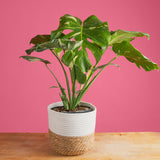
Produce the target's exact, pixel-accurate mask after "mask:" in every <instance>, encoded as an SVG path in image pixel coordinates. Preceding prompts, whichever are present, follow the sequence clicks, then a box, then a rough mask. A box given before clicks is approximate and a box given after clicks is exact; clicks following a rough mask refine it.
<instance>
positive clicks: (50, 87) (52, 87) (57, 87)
mask: <svg viewBox="0 0 160 160" xmlns="http://www.w3.org/2000/svg"><path fill="white" fill-rule="evenodd" d="M49 88H59V87H58V86H51V87H49Z"/></svg>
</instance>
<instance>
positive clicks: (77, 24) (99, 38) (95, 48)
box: [57, 14, 110, 72]
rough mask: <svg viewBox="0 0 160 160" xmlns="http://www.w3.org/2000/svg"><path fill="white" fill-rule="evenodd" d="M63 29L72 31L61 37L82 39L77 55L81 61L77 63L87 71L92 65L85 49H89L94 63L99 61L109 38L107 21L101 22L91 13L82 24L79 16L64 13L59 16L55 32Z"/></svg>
mask: <svg viewBox="0 0 160 160" xmlns="http://www.w3.org/2000/svg"><path fill="white" fill-rule="evenodd" d="M64 30H71V31H72V32H71V33H69V34H67V35H65V36H64V37H63V39H65V38H70V39H71V38H74V39H75V40H76V41H83V43H82V45H81V48H80V50H79V51H80V52H79V53H80V54H78V55H77V59H78V60H77V61H79V60H80V61H81V63H79V64H78V65H79V67H80V68H81V69H82V68H83V70H82V71H83V72H87V71H88V70H89V69H90V68H91V66H92V65H91V62H90V60H89V58H88V55H87V52H86V49H87V48H88V49H90V50H91V52H92V53H93V55H94V57H95V60H96V63H98V62H99V61H100V59H101V56H102V55H103V53H104V51H105V50H106V49H107V46H108V41H109V38H110V32H109V29H108V24H107V22H102V21H100V20H99V19H98V18H97V17H96V16H94V15H92V16H90V17H88V18H87V19H86V20H85V21H84V22H83V25H82V22H81V20H80V19H79V18H77V17H73V16H71V15H68V14H66V15H64V16H63V17H61V18H60V25H59V27H58V29H57V32H60V33H61V32H63V31H64ZM79 56H80V57H79ZM83 57H84V58H83ZM82 61H84V62H82ZM80 65H82V66H80Z"/></svg>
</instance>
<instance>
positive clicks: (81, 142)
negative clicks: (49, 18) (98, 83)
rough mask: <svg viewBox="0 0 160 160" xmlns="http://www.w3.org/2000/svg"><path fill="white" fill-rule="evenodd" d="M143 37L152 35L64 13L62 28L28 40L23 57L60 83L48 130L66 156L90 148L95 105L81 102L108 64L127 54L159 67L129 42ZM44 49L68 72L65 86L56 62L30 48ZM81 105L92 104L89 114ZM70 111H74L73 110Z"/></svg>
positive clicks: (50, 108) (130, 58)
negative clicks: (112, 28) (40, 64)
mask: <svg viewBox="0 0 160 160" xmlns="http://www.w3.org/2000/svg"><path fill="white" fill-rule="evenodd" d="M143 36H146V37H147V38H148V39H149V35H148V34H147V33H142V32H135V31H125V30H120V29H118V30H116V31H110V30H109V27H108V23H107V22H102V21H100V20H99V19H98V18H97V17H96V16H95V15H91V16H89V17H88V18H87V19H86V20H85V21H84V22H82V21H81V20H80V19H79V18H77V17H74V16H71V15H68V14H66V15H64V16H63V17H61V18H60V23H59V27H58V28H57V29H56V30H53V31H52V32H51V34H49V35H37V36H35V37H33V38H32V39H31V41H30V43H31V44H33V46H32V47H31V48H30V49H27V50H26V53H27V55H25V56H21V57H22V58H24V59H25V60H28V61H31V62H33V61H41V62H43V63H44V64H45V67H46V68H47V69H48V70H49V71H50V72H51V74H52V75H53V77H54V78H55V80H56V82H57V85H56V86H55V85H54V86H52V88H57V87H58V88H59V89H60V93H59V95H60V97H61V102H57V103H54V104H51V105H49V106H48V114H49V134H50V140H51V144H53V145H52V146H53V148H54V150H55V151H57V152H58V153H61V154H63V155H78V154H82V153H84V152H85V151H87V150H88V149H89V148H90V147H91V144H92V142H93V133H94V129H95V115H96V108H95V107H94V106H93V105H91V104H88V103H86V102H81V100H82V98H83V96H84V94H85V93H86V91H87V90H88V88H89V87H90V86H91V85H92V83H93V82H94V80H95V79H96V78H97V77H98V76H99V74H100V73H101V72H102V71H103V70H104V69H105V68H106V67H107V66H109V65H114V66H118V65H117V64H114V63H113V61H114V60H115V59H117V58H118V57H119V56H123V57H125V58H126V60H128V61H129V62H131V63H134V64H135V65H136V66H137V67H138V68H143V69H144V70H145V71H151V70H157V69H159V67H158V65H157V64H156V63H153V62H152V61H150V60H149V59H148V58H146V57H145V56H143V54H142V53H140V51H138V50H137V49H135V48H134V47H133V45H132V44H131V41H133V40H134V39H135V38H136V37H143ZM108 47H110V49H112V51H113V52H115V56H114V58H113V59H110V60H107V59H106V63H105V64H100V63H99V62H100V60H101V58H102V57H103V58H104V57H105V54H104V53H105V51H106V50H107V48H108ZM44 50H50V52H51V53H52V54H53V56H54V57H55V58H56V59H57V60H58V62H59V64H60V67H62V70H63V72H64V76H65V80H66V87H64V86H62V84H61V83H60V80H59V79H58V77H57V76H56V75H55V73H54V71H53V70H51V68H50V65H52V63H51V62H50V61H49V60H44V59H42V58H38V57H37V56H36V57H34V56H30V55H31V54H32V52H42V51H44ZM88 51H89V52H91V53H92V54H93V57H94V59H95V61H94V62H93V61H91V60H90V57H89V55H88ZM53 66H54V63H53ZM118 67H119V66H118ZM57 106H58V107H61V106H63V109H64V110H62V111H63V112H64V113H65V114H58V113H59V111H57V110H55V108H56V107H57ZM79 106H88V107H89V108H91V109H92V110H91V111H90V113H87V114H86V113H85V114H83V115H82V114H81V113H80V114H78V113H76V109H77V108H78V107H79ZM53 110H54V111H53ZM71 112H72V113H75V114H76V115H75V114H70V113H71Z"/></svg>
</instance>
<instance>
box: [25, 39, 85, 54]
mask: <svg viewBox="0 0 160 160" xmlns="http://www.w3.org/2000/svg"><path fill="white" fill-rule="evenodd" d="M81 44H82V41H71V40H67V39H65V40H62V39H54V40H51V41H47V42H44V43H40V44H37V45H36V46H33V47H32V48H30V49H28V50H26V53H27V54H28V55H30V54H31V53H32V52H33V51H36V52H41V51H44V50H46V49H54V48H60V49H64V50H74V49H75V48H77V47H79V46H80V45H81Z"/></svg>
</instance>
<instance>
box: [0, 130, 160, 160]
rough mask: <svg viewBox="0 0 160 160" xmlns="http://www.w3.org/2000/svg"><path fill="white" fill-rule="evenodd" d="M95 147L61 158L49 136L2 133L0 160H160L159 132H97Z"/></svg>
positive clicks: (0, 137)
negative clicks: (52, 148)
mask: <svg viewBox="0 0 160 160" xmlns="http://www.w3.org/2000/svg"><path fill="white" fill-rule="evenodd" d="M95 137H96V138H95V147H94V149H93V150H92V151H89V152H88V153H86V154H84V155H80V156H61V155H58V154H56V153H55V152H53V151H52V150H51V149H50V147H49V141H48V134H47V133H0V160H160V133H151V132H144V133H142V132H132V133H96V136H95Z"/></svg>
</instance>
